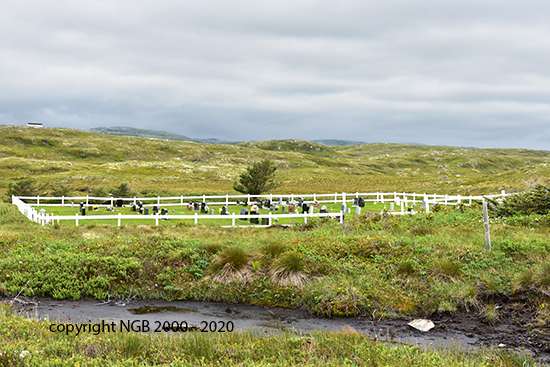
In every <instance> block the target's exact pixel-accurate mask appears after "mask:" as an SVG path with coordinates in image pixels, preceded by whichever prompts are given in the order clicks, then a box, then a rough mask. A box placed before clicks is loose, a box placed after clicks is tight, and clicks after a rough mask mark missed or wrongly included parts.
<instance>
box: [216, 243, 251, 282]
mask: <svg viewBox="0 0 550 367" xmlns="http://www.w3.org/2000/svg"><path fill="white" fill-rule="evenodd" d="M248 258H249V255H248V254H247V253H246V252H245V251H244V250H243V249H242V248H240V247H235V246H232V247H227V248H225V249H223V250H221V251H219V252H218V254H217V255H216V257H215V259H214V261H213V262H212V264H211V266H210V271H211V272H212V273H213V274H215V278H217V279H219V280H228V279H230V278H240V277H242V276H243V275H244V272H245V270H247V265H248Z"/></svg>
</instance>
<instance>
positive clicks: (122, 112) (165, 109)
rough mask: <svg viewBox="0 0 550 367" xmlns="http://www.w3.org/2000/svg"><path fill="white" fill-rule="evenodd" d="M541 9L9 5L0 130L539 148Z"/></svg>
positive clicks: (458, 3) (296, 1)
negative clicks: (125, 129)
mask: <svg viewBox="0 0 550 367" xmlns="http://www.w3.org/2000/svg"><path fill="white" fill-rule="evenodd" d="M548 19H550V1H547V0H544V1H534V0H523V1H521V2H520V1H517V0H513V1H510V0H489V1H484V0H476V1H470V0H385V1H371V0H363V1H354V0H338V1H302V0H292V1H287V0H278V1H263V0H232V1H227V0H201V1H185V0H177V1H175V0H163V1H145V0H131V1H130V0H79V1H74V0H73V1H57V0H52V1H43V0H40V1H39V0H18V1H14V0H8V1H3V2H2V10H1V12H0V82H1V88H0V124H3V125H18V124H26V123H27V122H42V123H44V125H45V126H47V127H69V128H75V129H90V128H93V127H100V126H132V127H137V128H145V129H153V130H165V131H171V132H175V133H178V134H182V135H186V136H189V137H193V138H210V137H214V138H218V139H223V140H242V141H248V140H270V139H305V140H315V139H347V140H360V141H365V142H393V143H421V144H428V145H450V146H468V147H480V148H490V147H499V148H528V149H544V150H550V22H549V21H548Z"/></svg>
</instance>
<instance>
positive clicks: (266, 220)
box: [262, 218, 269, 226]
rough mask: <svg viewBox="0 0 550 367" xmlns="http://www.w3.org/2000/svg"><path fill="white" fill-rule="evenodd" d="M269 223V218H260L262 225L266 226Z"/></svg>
mask: <svg viewBox="0 0 550 367" xmlns="http://www.w3.org/2000/svg"><path fill="white" fill-rule="evenodd" d="M268 225H269V218H262V226H268Z"/></svg>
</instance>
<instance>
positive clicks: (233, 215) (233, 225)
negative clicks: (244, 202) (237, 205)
mask: <svg viewBox="0 0 550 367" xmlns="http://www.w3.org/2000/svg"><path fill="white" fill-rule="evenodd" d="M231 227H235V213H231Z"/></svg>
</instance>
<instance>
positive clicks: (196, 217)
mask: <svg viewBox="0 0 550 367" xmlns="http://www.w3.org/2000/svg"><path fill="white" fill-rule="evenodd" d="M197 221H198V214H197V213H195V224H197Z"/></svg>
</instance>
